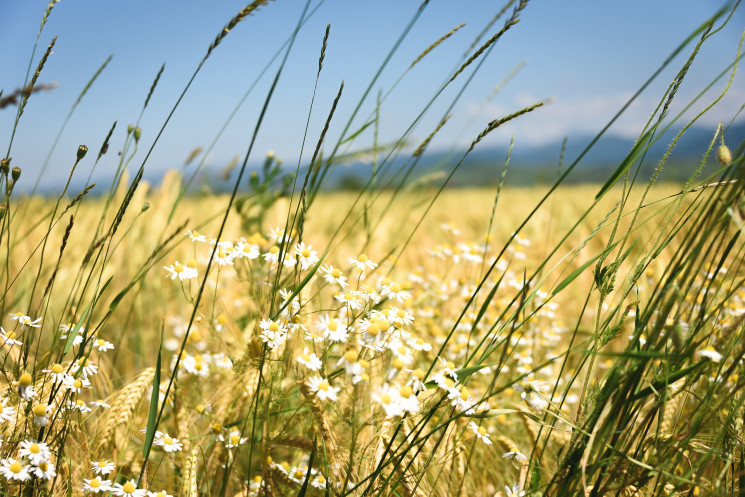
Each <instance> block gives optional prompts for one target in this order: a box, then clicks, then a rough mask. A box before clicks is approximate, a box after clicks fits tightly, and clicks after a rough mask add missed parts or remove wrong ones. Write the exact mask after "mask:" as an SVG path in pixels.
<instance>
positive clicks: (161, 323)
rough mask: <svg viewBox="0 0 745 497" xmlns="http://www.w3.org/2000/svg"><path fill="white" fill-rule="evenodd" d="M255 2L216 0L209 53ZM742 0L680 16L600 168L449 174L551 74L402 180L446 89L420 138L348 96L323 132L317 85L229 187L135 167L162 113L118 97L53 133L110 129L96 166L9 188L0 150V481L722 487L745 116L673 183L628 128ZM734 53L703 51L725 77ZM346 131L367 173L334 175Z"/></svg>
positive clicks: (87, 151) (476, 53) (726, 475)
mask: <svg viewBox="0 0 745 497" xmlns="http://www.w3.org/2000/svg"><path fill="white" fill-rule="evenodd" d="M264 3H266V2H263V1H255V2H253V3H252V4H250V5H248V6H247V7H246V8H245V9H243V10H242V11H241V12H239V13H238V14H237V15H236V17H234V18H233V19H231V20H229V22H228V24H227V25H226V26H225V28H224V29H223V30H220V29H219V28H218V29H217V30H216V32H217V33H218V34H217V37H216V38H215V40H214V42H213V43H212V44H211V45H210V46H209V47H205V56H204V60H206V59H207V58H208V57H209V56H210V55H211V54H212V52H213V51H215V50H219V48H220V43H221V42H222V40H223V39H224V38H225V37H226V36H229V35H230V31H231V30H232V29H233V28H234V27H235V26H236V25H237V24H238V23H239V22H242V21H246V22H249V17H250V16H260V15H261V11H260V10H259V7H261V6H263V4H264ZM526 4H527V2H526V1H521V2H509V3H508V4H507V5H506V6H505V8H504V9H503V11H502V16H501V17H497V19H499V20H498V22H495V24H494V29H493V30H492V31H493V33H492V34H486V35H485V36H484V38H483V39H482V40H480V43H479V44H478V45H476V46H475V47H474V49H473V51H472V53H471V54H470V55H469V56H468V57H466V58H464V60H463V61H461V64H460V69H457V70H456V71H455V72H453V73H452V74H450V75H449V77H448V78H447V79H446V81H447V82H446V83H445V85H444V86H447V85H451V84H458V83H459V82H460V81H461V78H463V77H464V74H467V73H468V70H470V69H471V68H472V65H473V64H475V63H477V62H478V61H479V60H480V57H482V56H484V54H485V53H487V51H489V50H490V49H491V48H492V47H494V46H496V45H497V43H498V41H499V39H500V38H501V37H502V36H508V35H509V33H508V32H509V30H510V29H513V27H514V29H518V27H517V26H516V24H517V21H518V20H519V17H520V14H521V12H522V10H523V8H524V7H525V5H526ZM54 7H55V2H54V1H53V2H51V3H50V4H49V6H48V7H47V11H46V13H45V14H44V17H43V20H42V29H43V28H44V24H45V22H46V19H47V18H48V16H49V15H53V14H52V10H53V8H54ZM731 13H732V11H731V10H726V9H725V10H723V11H722V12H720V13H719V14H717V15H716V16H715V17H714V18H712V19H710V20H707V21H706V23H704V24H702V26H701V28H700V29H699V30H698V31H696V32H695V33H693V34H692V35H691V37H690V38H689V39H687V40H684V41H682V43H681V45H680V47H679V48H678V52H680V53H687V54H689V58H688V60H687V61H686V63H685V64H684V65H683V66H682V67H681V68H680V71H679V73H678V74H677V76H676V78H675V80H674V81H673V82H672V83H671V85H670V87H669V88H668V90H667V92H665V94H663V95H660V96H659V106H658V107H657V108H656V109H649V111H650V119H649V122H648V123H647V125H646V126H645V128H644V130H643V131H642V132H641V134H640V136H639V138H638V140H637V141H636V142H635V144H634V146H633V148H632V149H630V150H629V151H628V156H627V158H626V159H625V160H624V161H623V162H622V163H620V164H618V165H617V168H616V169H615V170H614V171H609V174H608V181H607V182H606V183H605V184H603V185H601V184H597V185H582V186H564V185H563V184H562V183H563V182H564V179H565V178H566V177H567V175H568V174H570V173H571V171H572V170H573V168H574V167H575V166H576V165H577V162H576V161H575V162H573V163H565V164H561V165H559V166H558V167H557V174H556V178H557V179H556V182H555V183H553V184H549V185H545V186H534V187H531V188H516V187H506V186H504V178H505V177H509V174H510V165H509V160H510V157H509V154H508V155H507V156H506V157H504V158H502V159H503V162H502V163H501V164H498V165H497V166H496V167H495V170H494V172H493V175H494V177H495V178H496V181H495V182H494V186H493V187H490V188H480V189H468V190H466V189H460V190H459V189H451V188H445V185H446V184H447V180H448V176H449V175H451V174H453V173H454V172H455V171H456V170H457V168H458V167H459V166H460V164H461V163H462V162H463V160H464V158H465V157H466V156H467V155H468V154H469V153H470V151H471V150H473V149H474V148H476V147H478V146H479V142H481V140H482V139H483V138H484V137H485V136H487V135H488V134H489V133H491V132H492V131H494V130H495V129H497V128H498V127H499V126H501V125H503V124H505V123H507V122H509V121H511V120H513V119H520V117H521V116H522V115H523V114H526V113H529V112H532V111H534V110H536V109H538V108H539V107H540V106H542V105H543V104H544V102H537V103H536V104H535V105H531V106H529V107H526V108H523V109H520V110H517V111H516V112H514V113H513V114H509V115H506V116H495V120H494V121H492V122H490V123H489V124H488V125H487V127H486V128H485V129H484V131H483V132H482V133H481V134H480V135H478V136H474V137H473V144H472V145H471V148H470V149H468V150H466V151H463V152H461V157H456V158H455V159H454V161H453V163H452V164H449V165H447V166H446V168H445V172H444V174H442V175H432V176H426V177H418V179H417V180H416V181H409V178H408V177H409V175H410V172H411V170H413V168H414V166H416V164H417V161H418V160H419V158H420V157H421V156H422V154H423V153H424V151H425V150H426V148H427V145H428V143H429V142H430V140H431V138H432V136H434V135H435V134H436V133H440V132H443V133H444V132H447V131H446V130H447V128H446V127H445V126H444V124H445V123H446V121H447V118H444V119H443V121H442V123H441V124H440V125H439V126H437V127H436V128H435V129H432V130H430V131H429V132H430V133H431V134H430V135H429V138H427V139H425V140H424V141H423V142H422V143H421V144H419V146H418V147H417V148H416V149H415V150H414V151H413V152H412V151H409V152H404V151H403V150H404V149H403V142H404V141H405V140H404V138H406V137H401V138H402V140H401V143H397V144H393V145H391V146H389V147H388V148H383V147H381V148H380V149H378V144H377V143H373V144H370V143H362V140H361V138H359V136H360V133H358V130H359V129H355V128H354V127H351V126H349V125H348V126H347V127H346V128H345V131H344V133H343V134H342V136H341V137H336V138H333V139H332V138H331V137H329V136H326V133H327V129H328V123H329V122H332V121H336V120H338V121H341V122H347V121H349V122H350V123H351V122H352V117H354V116H342V115H337V114H336V112H335V111H336V107H337V106H336V103H337V101H336V100H335V101H334V102H322V103H321V102H317V105H318V106H319V107H325V109H326V110H324V111H323V112H324V113H325V115H323V117H318V115H315V114H314V115H313V116H312V118H313V119H320V120H322V121H323V122H326V123H327V126H326V127H325V128H324V131H323V132H322V134H321V136H317V137H313V138H312V139H311V138H310V137H309V140H308V143H313V146H312V147H310V150H309V153H308V155H309V156H312V159H310V161H309V162H308V163H307V164H304V165H300V166H298V167H297V168H294V167H290V166H287V165H286V164H282V163H281V160H280V159H279V158H277V157H275V156H274V154H272V153H266V155H265V157H264V158H263V161H264V163H263V166H262V167H261V168H259V169H258V170H255V171H250V170H249V169H248V168H247V163H248V159H249V156H250V155H251V154H253V155H254V156H255V155H263V154H265V152H264V151H262V152H258V151H256V150H252V148H253V142H251V145H250V147H249V149H248V151H247V152H246V155H245V159H243V160H242V162H241V161H239V162H238V163H237V164H234V165H233V168H234V169H233V171H232V173H233V178H234V189H233V190H232V192H228V193H224V194H216V193H210V192H208V191H202V192H200V193H196V192H194V189H193V188H191V189H190V188H189V187H190V185H191V182H192V180H193V176H192V177H190V176H185V177H182V176H181V175H180V174H179V173H175V172H172V173H169V174H167V175H166V176H165V177H164V179H163V180H162V182H161V183H160V184H157V185H155V184H149V183H147V182H146V181H144V180H143V179H142V175H143V170H144V167H145V163H146V162H147V155H144V154H143V152H142V150H140V151H139V155H138V154H137V153H138V146H140V145H141V140H142V136H143V134H145V133H151V134H153V135H154V136H155V135H157V133H158V130H142V129H140V128H139V127H138V126H137V124H133V125H131V126H128V127H127V126H123V127H122V126H118V127H113V128H112V131H111V132H110V133H109V135H108V136H107V137H106V141H105V142H104V143H103V144H99V145H96V146H93V145H92V144H88V146H84V145H81V147H80V148H79V149H78V150H77V151H71V154H70V164H71V166H72V169H71V172H70V175H71V176H72V174H73V171H74V170H75V168H76V167H78V165H79V164H82V163H86V164H89V163H91V162H95V163H96V164H98V161H103V160H111V159H110V158H111V155H112V154H111V152H110V151H109V149H110V148H111V149H112V150H113V149H116V150H121V151H122V153H121V154H120V156H119V157H117V158H115V160H116V161H117V164H118V167H117V170H116V176H115V178H114V180H113V181H112V183H111V184H110V188H109V189H108V190H107V191H106V192H105V193H104V194H102V195H98V196H93V193H92V190H91V188H85V189H83V190H81V191H70V188H69V185H70V183H69V182H68V184H67V185H64V186H63V189H61V190H60V191H59V192H58V193H57V196H55V197H47V198H43V197H41V196H31V197H29V196H25V195H20V194H16V193H15V192H14V186H15V185H16V184H17V183H19V182H23V181H26V180H27V178H26V177H25V175H24V171H23V170H22V169H21V168H18V167H16V166H15V164H13V162H12V160H11V158H10V156H11V155H12V154H11V153H10V151H9V153H8V154H7V156H6V157H5V158H4V159H3V160H2V164H1V165H0V168H1V169H0V187H2V190H3V192H4V201H3V205H2V207H1V209H2V210H0V214H1V215H2V221H1V223H2V224H1V228H2V230H1V231H0V249H1V250H0V254H1V255H0V262H2V264H1V267H2V269H1V270H0V271H1V274H2V277H1V278H0V289H1V290H2V292H3V297H2V300H1V302H2V309H1V310H2V315H3V316H4V317H3V319H2V329H1V330H0V344H2V361H3V378H2V381H3V386H2V389H3V393H2V396H1V399H2V411H1V412H0V423H1V424H0V430H1V433H2V444H1V445H0V489H2V490H1V491H2V494H3V495H24V496H31V495H55V496H62V495H75V496H79V495H94V494H102V495H112V494H113V495H116V496H143V497H144V496H150V497H166V496H169V495H170V496H175V495H180V496H189V497H196V496H199V495H203V496H211V495H220V496H223V495H228V496H231V497H232V496H259V495H266V496H281V495H288V496H289V495H292V496H294V495H340V496H341V495H349V496H372V495H381V496H429V495H437V496H457V495H489V496H493V495H501V496H510V495H524V496H537V495H546V496H547V495H559V496H561V495H586V496H597V495H618V496H653V495H654V496H657V495H660V496H662V495H665V496H666V495H676V496H683V495H686V496H688V495H691V496H698V495H741V492H742V490H741V489H742V488H743V487H742V479H743V478H745V472H744V471H745V462H743V459H742V457H743V440H742V433H743V428H742V427H743V414H745V407H744V406H743V402H744V401H745V397H744V396H743V387H744V386H745V375H744V374H743V373H745V371H743V368H745V365H744V364H743V355H744V354H745V347H744V346H743V343H744V342H743V337H742V334H743V331H744V330H745V324H744V322H745V318H744V317H745V279H744V278H745V271H744V270H743V268H742V262H743V250H744V249H745V247H744V246H743V243H742V239H741V238H740V236H741V234H742V231H743V229H745V226H744V225H743V222H744V221H743V217H745V201H744V200H743V192H744V191H745V190H743V186H742V182H743V159H742V157H743V156H742V148H743V145H742V144H736V143H729V142H728V141H727V138H728V136H727V126H726V123H725V124H724V125H720V126H718V127H713V128H712V129H711V140H710V144H709V146H708V148H704V149H702V150H700V157H701V162H700V166H699V168H698V169H697V170H696V171H694V172H693V175H692V176H691V178H690V180H688V181H687V182H685V183H682V184H678V183H675V184H672V183H662V184H657V183H658V182H657V176H658V174H657V173H658V172H659V171H661V170H662V168H663V166H665V164H666V161H667V156H661V157H648V156H647V155H646V154H647V151H648V150H649V147H650V145H651V144H652V143H654V142H655V141H656V140H657V139H658V137H659V135H660V134H661V132H662V131H663V129H666V128H668V127H671V126H677V127H679V128H683V129H685V127H687V126H690V125H692V124H693V123H694V122H695V121H696V120H697V119H698V118H699V117H700V116H695V117H694V118H693V119H692V120H689V121H687V122H686V121H682V118H681V115H677V116H675V115H669V113H668V109H669V107H670V104H671V102H672V100H673V98H675V96H676V91H677V88H678V86H679V85H680V83H681V81H682V80H683V78H684V77H685V75H686V72H687V70H688V67H689V66H690V64H691V63H692V61H693V60H694V59H695V56H696V54H697V53H698V48H699V46H700V45H701V44H703V43H706V40H707V37H709V36H711V35H712V33H713V32H715V31H716V30H717V29H718V28H719V27H720V26H722V24H723V23H726V22H729V19H730V16H731ZM450 34H452V33H448V34H446V35H445V36H443V38H441V39H440V40H437V41H434V43H433V45H432V46H431V47H429V48H428V49H427V50H426V51H425V52H424V53H423V54H422V55H421V56H420V58H418V59H416V60H415V61H414V63H416V62H418V61H419V60H420V59H421V58H422V57H433V56H436V49H437V47H438V46H439V45H440V44H441V43H446V42H447V39H448V37H449V35H450ZM327 36H328V30H327V32H326V37H327ZM326 37H319V49H318V53H319V63H318V72H319V74H320V73H321V72H322V71H323V60H324V56H325V51H326V48H327V38H326ZM290 41H292V39H291V40H290ZM288 46H289V47H290V48H291V46H292V44H291V43H290V44H289V45H288ZM38 48H39V52H42V54H41V55H40V56H39V55H38V54H37V56H36V57H35V58H34V59H33V64H32V68H30V71H29V74H28V75H27V84H26V86H25V88H27V89H28V90H27V91H21V92H19V93H18V94H17V95H15V98H14V99H10V100H4V101H3V106H4V107H5V108H4V110H3V112H4V114H3V118H5V119H15V122H16V124H17V123H18V121H19V120H21V119H23V109H24V107H25V105H26V104H27V102H28V101H29V100H30V99H33V98H34V93H35V90H36V82H37V79H38V77H39V74H42V73H43V69H44V63H45V60H46V57H47V56H48V54H49V52H50V51H51V47H49V49H46V52H45V53H44V50H45V47H38ZM288 49H289V48H288ZM739 58H740V52H739V48H738V50H737V56H736V58H735V59H734V60H732V61H731V62H732V63H731V64H730V65H729V66H728V67H723V68H722V70H723V73H722V74H721V75H719V76H717V75H713V76H712V79H713V81H715V82H717V83H718V85H719V87H720V88H721V92H722V93H721V94H720V95H719V96H718V97H715V99H719V98H722V96H723V95H724V94H725V93H726V92H727V91H729V88H730V83H731V81H732V77H733V76H734V74H735V71H736V70H737V62H738V61H739ZM204 60H203V61H204ZM201 67H202V65H201V64H200V65H199V66H198V67H197V68H196V71H195V73H194V74H195V75H196V74H198V73H199V71H200V70H201ZM277 75H278V76H279V73H277ZM94 79H95V78H94ZM157 84H158V79H157V78H156V80H155V81H154V83H153V88H155V87H157ZM190 84H191V83H190V82H185V89H184V92H187V91H188V89H189V85H190ZM275 84H276V80H275ZM153 88H151V89H150V94H149V95H148V99H147V101H146V102H145V106H147V104H148V101H149V100H150V95H152V92H153ZM272 90H273V87H272V89H271V90H270V91H269V93H268V95H267V96H266V100H267V102H268V101H269V100H270V99H271V97H272ZM84 93H85V91H84V92H83V96H84ZM342 93H343V85H342V88H340V89H339V95H342ZM438 95H439V93H438V94H437V95H433V97H432V98H433V100H434V99H436V98H437V97H438ZM4 96H5V97H7V94H6V95H4ZM338 98H339V97H338V96H337V100H338ZM715 102H716V100H714V101H712V102H711V104H712V105H713V104H714V103H715ZM176 106H178V103H177V104H176ZM707 110H708V107H707V109H705V110H704V111H703V113H705V112H706V111H707ZM9 116H10V117H9ZM299 117H302V118H307V116H305V117H303V116H299ZM376 119H377V117H376V115H375V114H373V115H371V116H370V118H369V121H367V123H366V124H365V125H364V127H365V128H367V127H368V126H370V125H373V124H376ZM167 124H168V121H166V122H165V123H164V124H163V126H164V127H166V126H167ZM260 126H261V117H259V120H258V122H257V126H256V129H259V128H260ZM122 128H124V129H122ZM673 129H675V128H674V127H673ZM598 131H599V130H598ZM680 136H682V132H681V135H678V136H676V137H675V139H674V140H673V141H672V143H670V150H672V148H674V146H675V145H676V143H677V141H678V138H679V137H680ZM681 139H682V138H681ZM10 142H11V144H12V137H10ZM156 145H157V138H156V139H155V142H154V145H153V146H156ZM591 146H592V144H591ZM358 149H359V150H363V151H365V152H366V153H367V154H371V153H372V155H373V156H374V157H375V158H374V167H373V168H372V171H373V173H372V176H371V177H370V178H365V179H364V181H363V183H362V185H361V188H359V189H358V190H355V191H345V192H330V191H327V190H326V189H324V181H325V180H326V179H327V177H328V175H329V174H330V172H331V171H333V170H334V168H335V167H336V166H337V165H338V164H340V163H342V162H343V161H345V160H346V159H347V158H348V157H349V156H350V155H353V154H354V153H355V151H356V150H358ZM9 150H10V147H9ZM370 151H372V152H370ZM200 154H201V151H199V150H197V151H195V153H194V157H192V159H193V160H194V161H195V167H197V168H198V167H201V164H199V165H196V163H197V162H199V160H200ZM204 155H206V154H204ZM143 156H144V158H143ZM393 156H397V157H399V158H402V159H404V161H403V162H398V163H397V164H400V163H403V165H397V166H395V167H396V168H398V169H395V170H394V166H393V165H392V164H394V162H393V161H392V160H391V159H390V158H391V157H393ZM648 162H651V163H653V164H655V167H656V170H655V174H654V176H653V177H652V178H651V179H650V180H649V181H647V180H646V179H645V180H644V181H642V180H640V179H639V177H638V176H637V171H638V170H639V169H640V168H641V165H642V163H644V164H645V165H646V164H647V163H648ZM707 164H709V165H712V164H715V165H716V166H715V169H716V173H714V174H710V175H708V176H705V175H704V174H702V173H701V171H702V170H703V169H704V166H705V165H707ZM195 174H196V173H195ZM28 181H33V178H31V179H28ZM246 185H247V186H246Z"/></svg>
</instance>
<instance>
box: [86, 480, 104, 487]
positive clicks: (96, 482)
mask: <svg viewBox="0 0 745 497" xmlns="http://www.w3.org/2000/svg"><path fill="white" fill-rule="evenodd" d="M88 486H89V487H91V488H98V487H100V486H101V480H99V479H98V478H93V479H92V480H91V481H90V483H89V484H88Z"/></svg>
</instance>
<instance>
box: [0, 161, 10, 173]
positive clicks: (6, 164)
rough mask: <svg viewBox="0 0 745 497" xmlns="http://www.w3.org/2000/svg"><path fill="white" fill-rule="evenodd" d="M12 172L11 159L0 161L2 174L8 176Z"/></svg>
mask: <svg viewBox="0 0 745 497" xmlns="http://www.w3.org/2000/svg"><path fill="white" fill-rule="evenodd" d="M9 172H10V159H7V158H6V159H0V173H3V174H4V175H6V176H7V175H8V173H9Z"/></svg>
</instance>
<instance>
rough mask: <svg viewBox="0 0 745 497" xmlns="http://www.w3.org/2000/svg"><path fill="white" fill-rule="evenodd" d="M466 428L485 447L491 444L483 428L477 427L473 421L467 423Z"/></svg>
mask: <svg viewBox="0 0 745 497" xmlns="http://www.w3.org/2000/svg"><path fill="white" fill-rule="evenodd" d="M468 427H469V428H470V429H471V431H472V432H473V433H474V434H475V435H476V438H478V439H479V440H481V441H482V442H484V443H485V444H486V445H491V444H492V441H491V440H489V434H488V433H487V432H486V427H485V426H479V425H477V424H476V423H474V422H473V421H471V422H470V423H468Z"/></svg>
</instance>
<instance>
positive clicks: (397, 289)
mask: <svg viewBox="0 0 745 497" xmlns="http://www.w3.org/2000/svg"><path fill="white" fill-rule="evenodd" d="M390 290H391V292H393V293H398V292H400V291H401V287H400V286H399V285H398V283H394V284H392V285H391V288H390ZM399 312H401V311H399Z"/></svg>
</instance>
